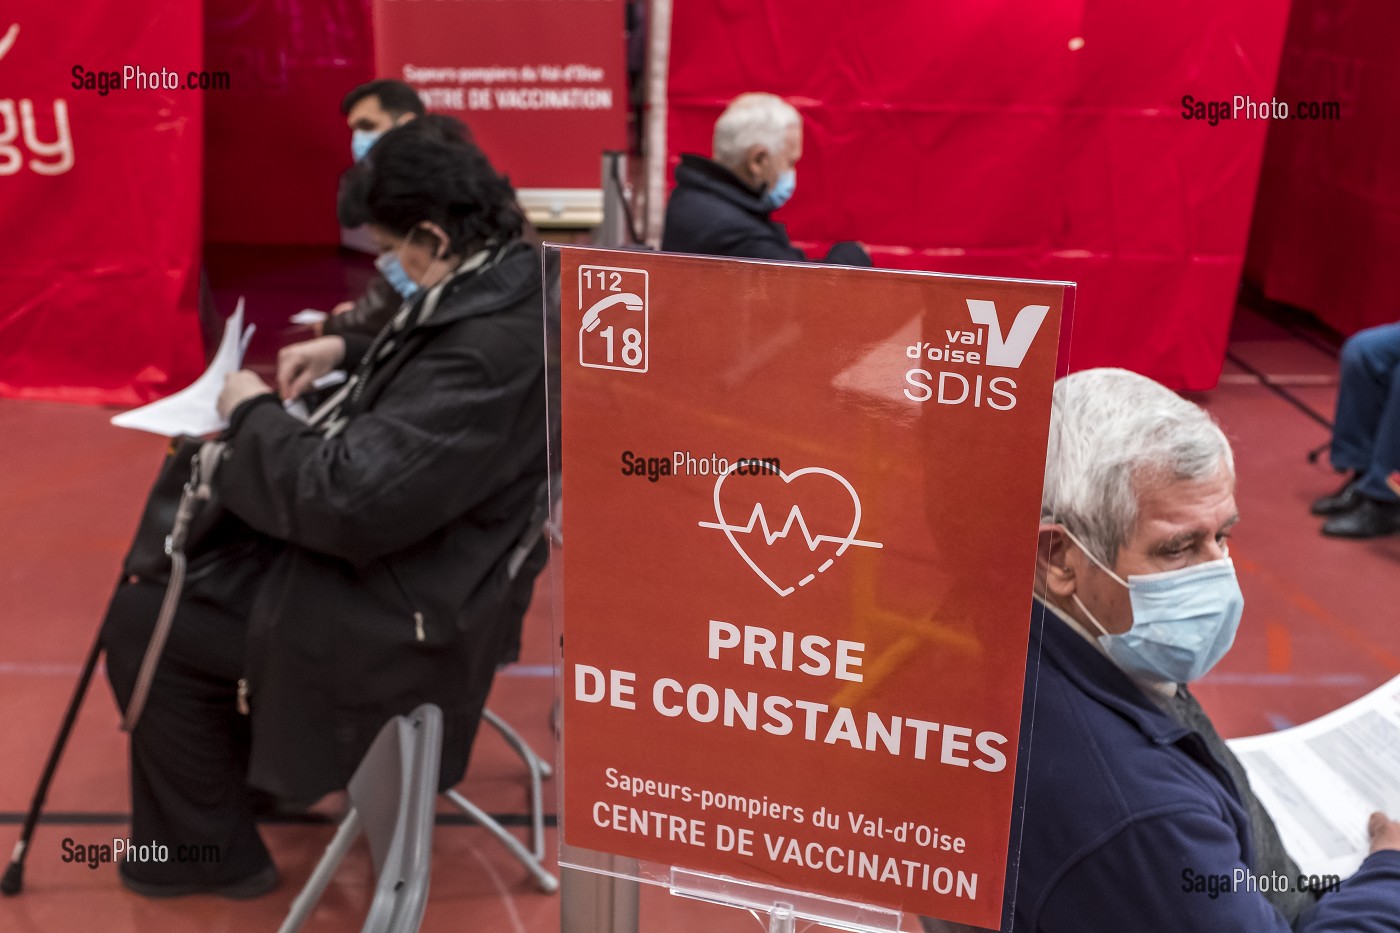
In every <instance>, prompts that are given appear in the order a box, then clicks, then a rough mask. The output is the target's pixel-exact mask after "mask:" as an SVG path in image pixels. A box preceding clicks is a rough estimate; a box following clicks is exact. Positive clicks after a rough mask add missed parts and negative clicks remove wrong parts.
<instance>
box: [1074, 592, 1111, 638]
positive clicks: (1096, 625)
mask: <svg viewBox="0 0 1400 933" xmlns="http://www.w3.org/2000/svg"><path fill="white" fill-rule="evenodd" d="M1069 598H1070V599H1072V600H1074V604H1075V605H1076V606H1078V607H1079V611H1080V612H1082V613H1084V617H1085V618H1086V619H1088V620H1089V621H1090V622H1092V623H1094V628H1096V629H1098V630H1099V631H1100V632H1102V633H1103V634H1104V635H1107V634H1109V632H1108V629H1106V628H1104V627H1103V626H1102V625H1100V624H1099V620H1098V619H1096V618H1094V614H1093V613H1092V612H1090V611H1089V607H1088V606H1086V605H1084V601H1083V600H1081V599H1080V598H1079V594H1078V593H1071V594H1069Z"/></svg>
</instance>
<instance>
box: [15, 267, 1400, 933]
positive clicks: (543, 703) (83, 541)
mask: <svg viewBox="0 0 1400 933" xmlns="http://www.w3.org/2000/svg"><path fill="white" fill-rule="evenodd" d="M308 261H310V262H312V263H313V264H314V263H317V262H319V263H322V265H321V266H320V267H319V269H320V275H319V279H318V284H317V286H316V287H315V288H307V287H305V286H304V285H302V284H301V283H303V282H305V281H306V277H305V272H306V269H307V268H308V265H307V262H308ZM220 262H222V263H223V265H221V264H220ZM220 262H214V263H212V264H211V279H212V281H213V282H214V291H215V296H216V298H217V300H218V303H219V306H220V307H221V308H224V309H225V310H227V308H231V307H232V299H233V297H236V295H235V294H234V293H232V292H231V290H230V289H229V288H226V287H221V285H220V283H221V282H222V281H228V280H234V279H236V280H237V282H238V286H239V289H240V291H246V292H247V293H248V294H249V296H250V307H256V308H258V309H259V316H258V317H257V318H256V319H257V320H258V321H259V323H260V325H261V329H260V332H259V336H258V338H257V340H256V342H255V344H254V347H253V349H252V351H251V353H252V357H253V360H254V362H255V363H261V364H262V365H267V364H268V362H269V361H270V360H271V358H272V354H273V352H274V351H275V347H276V346H277V344H278V343H279V342H281V341H282V340H285V339H286V338H287V337H289V336H294V335H293V334H289V333H288V332H287V328H286V326H285V325H283V324H282V323H280V322H285V321H286V319H287V317H288V316H289V315H290V314H292V313H294V312H296V311H298V310H300V309H301V308H303V307H307V306H312V307H318V306H319V307H324V306H325V305H326V304H327V302H326V301H324V300H322V296H324V295H326V294H328V293H329V294H339V293H341V292H342V291H343V290H350V289H353V287H354V286H355V284H356V282H357V281H358V280H359V278H361V277H362V275H363V268H362V266H361V265H359V264H356V265H355V266H354V267H353V268H350V269H348V270H347V267H346V266H345V264H344V263H343V262H341V261H340V260H339V259H337V258H335V257H331V256H322V257H320V258H317V257H310V258H309V260H308V257H301V259H299V260H296V261H291V260H288V261H285V262H272V261H269V260H264V259H259V258H257V257H254V256H252V255H251V254H250V255H244V256H239V255H234V254H225V255H224V256H223V257H222V259H221V260H220ZM234 271H236V272H237V273H238V274H237V276H234V275H233V272H234ZM254 295H256V296H257V301H253V297H254ZM1231 354H1232V356H1233V357H1234V361H1232V362H1231V363H1229V364H1228V365H1227V367H1226V371H1225V375H1224V378H1223V379H1222V381H1221V384H1220V386H1219V388H1217V389H1216V390H1214V391H1212V392H1210V393H1206V394H1204V395H1202V396H1200V397H1199V398H1198V401H1201V402H1202V403H1203V404H1205V405H1207V406H1208V407H1209V408H1210V409H1211V410H1212V411H1213V412H1214V413H1215V415H1216V416H1217V417H1218V418H1219V419H1220V421H1221V423H1222V424H1223V425H1224V427H1225V429H1226V431H1227V433H1228V434H1229V435H1230V437H1231V439H1232V440H1233V442H1234V444H1235V449H1236V457H1237V461H1238V472H1239V489H1238V494H1237V498H1238V501H1239V504H1240V509H1241V512H1242V514H1243V518H1244V520H1243V522H1242V523H1241V525H1240V527H1239V529H1238V533H1237V536H1236V538H1235V542H1234V545H1233V553H1234V556H1235V561H1236V565H1237V566H1238V568H1239V571H1240V576H1241V580H1242V585H1243V587H1244V591H1245V595H1246V600H1247V607H1246V610H1245V624H1244V627H1243V629H1242V631H1241V633H1240V637H1239V640H1238V642H1237V645H1236V647H1235V649H1234V651H1232V652H1231V654H1230V655H1229V656H1228V657H1227V658H1226V660H1225V661H1224V662H1223V663H1222V664H1221V665H1220V666H1219V668H1217V670H1216V671H1214V672H1212V674H1211V675H1210V676H1209V677H1207V678H1206V679H1205V680H1204V681H1203V682H1202V683H1201V684H1200V685H1199V689H1198V691H1197V692H1198V694H1199V696H1200V697H1201V699H1202V701H1203V703H1204V704H1205V705H1206V707H1207V709H1208V710H1209V711H1210V712H1211V713H1212V715H1213V716H1214V717H1215V719H1216V722H1217V724H1218V725H1219V727H1220V730H1221V732H1222V733H1224V734H1225V735H1227V736H1236V735H1246V734H1252V733H1256V732H1262V731H1268V730H1272V729H1276V728H1280V727H1283V726H1287V725H1290V724H1293V723H1299V722H1303V721H1306V720H1308V719H1311V718H1313V717H1316V716H1318V715H1320V714H1322V713H1325V712H1327V711H1328V710H1330V709H1332V708H1334V707H1336V706H1338V705H1340V704H1342V703H1345V702H1347V701H1349V700H1352V699H1354V698H1356V697H1358V696H1360V695H1361V694H1363V693H1365V692H1366V691H1368V690H1370V689H1372V688H1373V687H1375V686H1377V685H1379V684H1380V683H1382V682H1383V681H1385V680H1387V679H1389V678H1390V677H1393V676H1395V675H1396V674H1397V673H1400V610H1397V608H1396V607H1397V605H1400V575H1397V573H1396V570H1397V566H1400V537H1392V538H1389V539H1383V540H1380V541H1375V542H1359V543H1358V542H1345V541H1333V540H1327V539H1323V538H1322V537H1320V536H1319V535H1318V534H1317V528H1316V526H1317V524H1318V522H1317V521H1316V520H1315V519H1313V518H1312V517H1311V516H1309V515H1308V514H1307V505H1308V502H1309V501H1310V500H1311V499H1312V498H1313V497H1315V496H1317V495H1319V494H1321V493H1322V492H1324V491H1330V490H1331V488H1332V487H1334V486H1335V485H1336V480H1335V478H1334V477H1333V475H1332V474H1331V473H1330V472H1329V471H1327V470H1326V469H1325V468H1324V467H1322V466H1320V465H1310V464H1309V463H1308V462H1307V461H1306V459H1305V453H1306V451H1307V450H1308V449H1310V448H1312V447H1314V446H1316V445H1317V444H1319V443H1321V442H1322V441H1323V440H1325V438H1326V432H1325V430H1324V429H1323V428H1322V427H1321V426H1320V425H1319V424H1317V423H1316V421H1315V420H1313V419H1312V418H1310V417H1309V416H1308V415H1307V414H1306V413H1304V411H1302V410H1301V409H1300V408H1299V407H1298V405H1299V404H1301V405H1306V406H1309V407H1311V408H1312V409H1313V410H1315V411H1316V412H1319V413H1322V414H1323V415H1329V414H1330V412H1331V406H1332V400H1333V398H1334V395H1335V391H1336V386H1335V370H1336V363H1335V358H1334V356H1333V355H1332V354H1331V353H1330V352H1328V348H1327V347H1326V346H1324V345H1322V344H1319V343H1317V342H1315V341H1312V340H1309V339H1306V338H1305V336H1300V335H1299V334H1298V333H1296V332H1293V331H1290V330H1289V329H1286V328H1285V327H1283V326H1280V325H1279V324H1278V323H1276V322H1274V321H1271V320H1267V319H1265V318H1264V317H1262V316H1260V315H1259V314H1257V313H1256V312H1254V311H1250V310H1247V309H1244V308H1242V309H1241V310H1240V312H1239V313H1238V315H1237V317H1236V322H1235V326H1234V331H1233V336H1232V343H1231ZM1251 370H1253V371H1255V372H1257V373H1263V374H1265V376H1267V377H1268V378H1269V379H1270V380H1271V381H1273V382H1275V383H1276V384H1279V385H1281V386H1282V387H1283V388H1284V390H1285V391H1287V392H1288V393H1290V394H1291V396H1292V398H1293V400H1294V401H1290V400H1288V399H1286V398H1284V397H1282V396H1281V395H1280V394H1279V393H1278V392H1276V391H1274V390H1272V389H1270V388H1268V387H1267V386H1266V385H1264V384H1262V383H1261V381H1260V379H1259V377H1258V376H1257V375H1254V374H1252V373H1251ZM111 414H112V413H111V412H110V411H104V410H97V409H90V408H81V407H74V406H66V405H57V404H47V403H31V402H14V401H0V586H3V592H4V594H5V596H4V598H3V601H0V710H3V711H4V719H3V722H4V725H3V726H0V852H5V853H8V851H9V847H10V843H11V840H12V839H13V838H15V836H16V835H17V833H18V823H19V820H20V818H21V816H22V814H23V812H24V810H25V809H26V807H27V806H28V803H29V796H30V794H31V792H32V789H33V785H34V781H35V779H36V777H37V775H38V773H39V770H40V768H41V766H42V763H43V760H44V756H45V754H46V753H47V750H48V748H49V744H50V742H51V740H52V736H53V733H54V730H55V729H56V728H57V725H58V722H59V719H60V717H61V715H62V711H63V709H64V706H65V704H66V702H67V699H68V696H69V693H70V691H71V689H72V684H73V681H74V679H75V677H76V676H77V674H78V671H79V668H80V665H81V662H82V659H83V657H84V655H85V653H86V651H87V649H88V646H89V645H90V643H91V639H92V636H93V632H94V629H95V626H96V624H97V621H98V620H99V618H100V617H101V614H102V611H103V608H104V606H105V603H106V600H107V598H108V596H109V595H110V590H111V586H112V584H113V583H114V582H115V576H116V573H117V568H118V565H119V562H120V559H121V556H122V553H123V551H124V549H125V547H126V545H127V543H128V541H129V538H130V535H131V532H132V529H133V527H134V523H135V520H136V517H137V514H138V511H139V509H140V506H141V503H142V501H143V498H144V494H145V492H146V489H147V488H148V486H149V484H150V481H151V479H152V477H153V475H154V472H155V469H156V466H157V464H158V462H159V460H160V458H161V454H162V448H163V442H162V440H161V439H160V438H156V437H152V436H148V435H144V434H140V433H137V432H132V431H124V430H120V429H117V428H113V427H111V426H110V425H109V424H108V419H109V418H110V417H111ZM541 584H542V585H541V586H540V588H539V589H538V591H537V593H536V599H535V602H534V605H533V606H532V608H531V611H530V614H529V616H528V618H527V620H526V625H525V646H524V654H523V657H522V660H521V662H520V663H519V664H517V665H515V666H514V667H512V668H509V669H507V670H505V671H504V672H503V673H502V675H501V676H500V677H499V678H498V680H497V684H496V687H495V691H494V693H493V695H492V698H491V701H490V705H491V707H492V708H493V709H494V710H496V711H497V712H498V713H500V714H502V715H503V716H504V717H505V718H506V719H508V720H509V721H510V722H512V723H513V724H515V725H516V726H517V727H518V728H519V729H520V731H521V732H522V733H523V734H524V735H525V737H526V738H527V739H528V740H529V741H530V742H531V743H532V744H534V746H535V747H536V748H537V749H539V750H541V751H544V752H547V753H549V754H552V750H553V749H552V736H551V733H550V729H549V711H550V707H551V704H552V702H553V681H552V679H551V678H552V674H551V667H550V665H551V660H552V658H551V651H550V644H551V640H552V639H551V626H552V621H551V615H550V612H551V609H550V598H549V596H550V594H549V590H548V579H547V576H546V577H545V578H542V581H541ZM483 734H484V736H485V737H484V738H483V739H482V740H481V742H479V744H478V747H477V749H476V750H475V752H474V755H473V760H472V766H471V769H470V771H469V773H468V776H467V779H466V781H465V782H464V784H463V785H462V787H461V788H460V789H461V790H462V791H463V792H464V793H465V794H466V795H467V796H468V797H470V798H471V799H473V800H474V801H476V802H477V803H478V804H480V805H481V806H483V807H484V808H485V809H487V810H488V811H490V812H492V813H495V814H498V815H501V816H502V817H503V818H504V819H506V820H507V821H509V822H512V823H514V824H517V825H518V824H520V823H521V822H523V820H524V818H525V813H526V795H525V784H524V782H523V780H522V774H523V770H522V767H521V765H520V763H519V761H518V759H515V758H514V757H513V755H512V754H511V753H510V752H509V751H508V749H507V748H506V746H505V745H504V743H503V742H501V741H500V739H499V738H498V737H496V736H495V735H494V734H488V733H483ZM125 754H126V752H125V742H124V740H123V737H122V735H121V733H120V732H119V730H118V724H117V715H116V711H115V708H114V705H113V702H112V699H111V694H110V691H109V690H108V688H107V685H106V681H105V679H104V678H102V677H101V676H99V677H97V678H96V679H95V680H94V683H93V689H92V691H91V692H90V693H89V696H88V699H87V702H86V703H85V705H84V707H83V712H82V715H81V717H80V719H79V722H78V725H77V728H76V730H75V733H74V736H73V739H72V742H71V744H70V747H69V753H68V755H67V757H66V758H65V760H64V762H63V764H62V766H61V768H60V770H59V774H58V777H57V779H56V781H55V783H54V786H53V789H52V791H51V793H50V797H49V805H48V815H47V817H46V820H45V822H44V823H43V824H41V826H40V829H39V832H38V834H37V837H36V839H35V842H34V846H33V850H32V852H31V853H30V858H29V861H28V871H27V875H26V889H25V892H24V893H23V894H22V895H21V896H19V897H17V898H9V899H4V900H0V930H13V931H23V933H30V931H33V933H55V931H58V933H63V931H70V930H72V931H81V930H90V929H93V928H94V927H95V926H96V925H98V924H100V926H101V928H102V930H103V931H104V933H126V931H137V930H140V931H200V933H223V931H252V930H269V931H270V930H273V929H276V927H277V924H278V923H279V922H280V918H281V917H282V915H283V914H284V913H285V911H286V909H287V907H288V905H289V904H290V902H291V899H292V897H293V895H294V894H295V892H296V891H297V890H298V889H299V888H300V887H301V885H302V884H303V882H304V881H305V879H306V878H307V876H308V874H309V873H310V871H311V868H312V866H313V865H314V864H315V862H316V861H317V859H318V858H319V856H320V853H321V850H322V848H323V847H324V845H325V844H326V842H327V841H328V840H329V839H330V836H331V834H332V831H333V830H332V825H331V820H332V819H333V817H334V815H335V804H336V801H335V800H331V801H328V802H325V803H323V804H322V806H321V807H320V808H319V809H318V813H317V814H313V815H312V817H311V818H310V819H307V818H302V819H299V820H290V819H287V818H283V819H280V820H272V821H270V822H269V823H268V824H267V825H266V826H265V827H264V828H265V835H266V838H267V840H268V843H269V846H270V848H271V849H272V850H273V853H274V856H275V858H276V860H277V862H278V865H279V867H280V868H281V871H282V875H283V884H282V887H281V888H280V889H279V890H278V891H276V892H275V893H273V894H271V895H269V896H267V897H264V898H262V899H260V900H258V901H255V902H251V903H233V902H226V901H222V900H218V899H214V898H204V897H195V898H184V899H178V900H174V901H168V902H157V901H149V900H146V899H143V898H140V897H137V896H135V895H132V894H129V893H127V892H126V891H125V890H124V889H122V888H121V887H120V886H119V885H118V882H117V878H116V875H115V871H114V869H113V867H112V866H111V865H103V866H100V867H99V869H97V870H89V869H88V868H86V867H84V866H81V865H76V864H65V863H64V862H62V861H61V860H60V855H61V854H62V849H61V840H63V839H64V838H65V837H71V838H72V839H74V840H75V841H76V842H78V843H102V842H109V841H110V840H111V838H112V837H113V836H114V835H121V834H123V833H124V832H125V822H126V819H127V815H126V812H127V799H126V763H125ZM553 792H554V788H553V786H552V785H548V786H547V788H546V805H547V808H548V809H549V810H550V811H551V812H552V811H553V809H554V802H553ZM517 831H521V830H517ZM549 835H550V846H551V852H552V851H553V846H554V835H555V834H554V832H553V830H551V831H550V834H549ZM370 883H371V872H370V867H369V862H368V858H367V855H366V853H365V852H364V851H363V850H362V849H360V850H357V851H356V852H355V853H353V854H352V856H351V857H350V858H349V859H348V860H347V861H346V863H345V864H344V865H343V866H342V869H341V871H340V873H339V874H338V875H337V877H336V879H335V881H334V882H333V883H332V885H331V887H330V889H329V890H328V892H327V894H326V895H325V897H324V898H323V901H322V906H321V907H320V908H319V909H318V911H317V913H316V914H315V916H314V917H313V919H312V921H311V922H310V923H308V925H307V926H306V927H305V929H307V930H308V931H347V930H353V929H358V927H359V924H358V921H357V920H356V918H357V917H360V916H362V915H363V912H364V910H365V909H366V907H367V905H368V890H369V886H370ZM641 915H642V928H643V929H644V930H671V931H699V930H704V931H716V933H727V931H731V930H733V931H755V930H759V929H762V927H761V926H760V925H759V924H758V923H757V922H756V921H755V920H754V919H752V918H750V917H749V916H747V915H744V914H741V913H738V912H732V911H728V910H726V909H724V908H719V907H713V906H709V905H704V904H699V903H696V902H691V901H683V900H680V899H677V898H672V897H670V896H668V895H667V894H665V893H664V892H662V891H660V890H658V889H650V888H649V889H647V890H644V891H643V894H642V901H641ZM558 928H559V898H558V896H557V895H545V894H541V893H539V892H538V891H537V890H536V889H535V888H534V887H533V885H532V884H531V882H530V880H529V878H528V877H527V875H526V874H525V872H524V871H523V869H521V868H520V866H519V865H518V864H516V863H515V862H513V861H512V860H511V859H510V857H509V856H508V855H507V854H506V853H505V851H504V849H502V847H501V846H499V845H498V844H497V843H496V842H495V841H494V840H492V839H491V838H490V837H489V836H488V835H487V834H486V832H485V831H484V830H482V829H480V828H478V827H476V826H474V825H470V824H466V823H463V822H461V821H460V820H455V821H449V822H444V823H442V824H441V825H439V827H438V830H437V833H436V835H435V839H434V862H433V878H432V888H431V898H430V901H429V904H428V909H427V914H426V918H425V922H424V925H423V930H424V931H426V933H438V931H448V930H471V931H476V930H491V931H494V930H503V931H515V933H524V931H530V933H535V931H545V930H557V929H558Z"/></svg>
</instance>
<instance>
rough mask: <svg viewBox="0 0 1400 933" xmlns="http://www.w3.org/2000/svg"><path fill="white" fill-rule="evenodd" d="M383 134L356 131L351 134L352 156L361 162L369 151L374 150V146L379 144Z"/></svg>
mask: <svg viewBox="0 0 1400 933" xmlns="http://www.w3.org/2000/svg"><path fill="white" fill-rule="evenodd" d="M383 135H384V134H383V133H376V132H375V131H374V130H355V132H353V133H351V134H350V154H351V155H352V156H354V157H355V161H356V162H359V161H360V160H361V159H363V158H364V157H365V156H367V155H369V151H370V150H371V149H373V148H374V144H375V143H377V142H379V137H381V136H383Z"/></svg>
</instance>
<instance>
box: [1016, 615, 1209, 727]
mask: <svg viewBox="0 0 1400 933" xmlns="http://www.w3.org/2000/svg"><path fill="white" fill-rule="evenodd" d="M1036 615H1040V616H1042V617H1043V618H1044V620H1045V623H1044V627H1043V628H1042V627H1041V626H1038V625H1036V624H1035V616H1036ZM1037 641H1039V645H1037ZM1037 647H1039V648H1040V663H1042V664H1047V663H1048V664H1053V665H1055V667H1056V669H1058V670H1060V671H1061V672H1063V673H1064V675H1065V678H1066V679H1067V680H1069V681H1070V682H1071V683H1073V684H1074V685H1075V686H1076V687H1078V688H1079V689H1080V690H1082V691H1083V692H1084V693H1085V695H1086V696H1089V697H1091V698H1092V699H1094V700H1095V701H1096V702H1098V703H1100V704H1102V705H1104V706H1106V707H1108V708H1109V709H1111V710H1114V711H1115V712H1117V713H1118V714H1119V715H1121V716H1123V717H1124V718H1125V719H1127V720H1129V721H1130V722H1132V723H1133V724H1134V725H1136V726H1137V728H1138V730H1139V731H1140V732H1142V733H1143V734H1144V735H1146V736H1147V737H1148V738H1150V739H1152V741H1154V742H1156V743H1157V744H1159V745H1171V744H1173V743H1175V742H1179V741H1180V740H1181V739H1182V738H1184V737H1185V736H1187V735H1189V734H1190V733H1191V730H1190V729H1188V728H1187V727H1186V726H1183V725H1182V724H1181V723H1179V722H1177V721H1176V720H1175V719H1173V718H1172V717H1171V716H1168V715H1167V714H1166V713H1165V712H1163V711H1162V710H1161V709H1159V708H1158V707H1157V705H1156V704H1155V703H1153V702H1152V700H1151V698H1150V697H1148V696H1147V695H1146V694H1145V693H1143V692H1142V688H1141V687H1139V686H1138V685H1137V684H1135V683H1133V681H1132V678H1130V677H1129V676H1128V675H1127V674H1125V673H1123V671H1122V670H1121V669H1120V668H1119V667H1118V665H1116V664H1114V663H1113V662H1112V661H1111V660H1109V659H1108V658H1107V657H1105V656H1104V654H1103V652H1101V651H1099V650H1098V649H1097V648H1095V647H1094V646H1093V645H1091V644H1089V642H1088V641H1087V640H1086V639H1085V638H1084V636H1082V635H1080V634H1079V633H1078V632H1076V631H1074V630H1073V629H1071V628H1070V627H1069V626H1068V625H1067V624H1065V622H1064V621H1062V620H1061V619H1060V618H1059V617H1058V616H1057V615H1055V613H1054V612H1052V611H1051V610H1050V609H1049V608H1048V607H1047V606H1046V605H1045V604H1044V603H1043V602H1041V601H1040V599H1036V600H1035V606H1034V609H1033V614H1032V618H1031V650H1032V651H1034V650H1035V649H1036V648H1037Z"/></svg>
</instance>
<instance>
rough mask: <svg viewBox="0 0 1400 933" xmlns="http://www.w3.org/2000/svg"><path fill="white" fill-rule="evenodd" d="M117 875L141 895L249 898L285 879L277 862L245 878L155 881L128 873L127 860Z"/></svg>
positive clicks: (267, 890)
mask: <svg viewBox="0 0 1400 933" xmlns="http://www.w3.org/2000/svg"><path fill="white" fill-rule="evenodd" d="M117 876H118V877H119V878H121V880H122V886H123V887H125V888H126V889H127V890H128V891H134V892H136V893H137V894H140V895H141V896H142V897H184V896H185V895H187V894H213V895H215V896H217V897H226V898H229V899H230V900H235V901H247V900H252V899H253V898H255V897H262V896H263V895H264V894H268V893H270V892H271V891H273V890H275V889H276V888H277V886H278V885H279V884H281V883H282V877H281V876H280V875H279V874H277V866H276V865H268V866H267V867H266V868H264V869H263V870H262V871H260V872H258V873H257V874H254V875H250V876H249V877H247V878H244V879H243V880H242V881H232V882H229V883H227V884H198V883H186V884H154V883H152V882H149V881H137V880H136V879H135V878H132V877H131V876H129V875H128V874H127V873H126V863H125V862H123V863H122V864H121V865H119V866H117Z"/></svg>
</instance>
